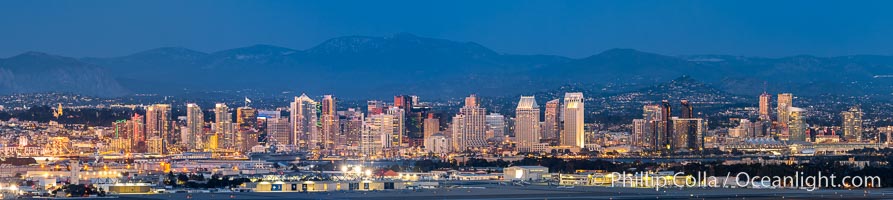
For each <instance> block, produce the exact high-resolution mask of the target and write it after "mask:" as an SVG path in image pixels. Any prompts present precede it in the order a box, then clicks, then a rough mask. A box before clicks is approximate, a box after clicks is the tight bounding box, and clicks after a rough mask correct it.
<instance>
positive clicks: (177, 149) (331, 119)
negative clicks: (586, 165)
mask: <svg viewBox="0 0 893 200" xmlns="http://www.w3.org/2000/svg"><path fill="white" fill-rule="evenodd" d="M793 100H794V98H793V95H792V94H790V93H782V94H778V97H777V101H776V102H777V105H776V106H775V108H774V109H772V108H770V103H771V97H770V95H769V94H766V93H764V94H762V95H760V97H759V108H758V110H756V113H758V117H755V118H754V119H748V118H734V119H730V120H733V121H735V123H733V126H731V127H720V128H718V129H716V130H709V131H708V120H707V118H706V117H704V116H703V115H704V114H702V113H699V112H697V109H696V107H697V106H696V105H697V102H690V101H688V100H684V99H683V100H679V101H678V102H671V101H668V100H664V101H662V102H660V103H656V104H645V105H643V107H642V111H643V113H642V118H640V119H634V120H632V123H631V124H630V126H628V127H629V128H628V130H629V132H623V133H617V132H608V131H597V130H594V129H595V128H593V127H595V126H597V125H598V124H597V123H595V124H593V123H589V124H587V123H585V116H586V115H587V113H586V112H585V106H584V102H585V98H584V95H583V94H582V93H565V94H564V97H563V98H559V99H552V100H547V101H545V105H544V106H540V105H539V104H538V103H537V99H536V98H535V97H534V96H521V97H520V99H519V100H518V103H517V107H515V114H514V116H513V117H507V116H504V115H502V114H499V113H495V112H488V110H487V108H485V107H484V106H482V105H481V101H480V99H479V98H478V97H477V96H475V95H470V96H468V97H466V98H465V99H464V101H463V102H462V103H461V107H460V108H459V109H458V111H457V112H455V113H448V114H446V113H443V110H440V111H436V110H435V109H434V108H433V106H432V105H433V104H431V103H424V102H420V101H419V98H418V97H417V96H407V95H400V96H395V97H394V100H393V102H384V101H378V100H370V101H367V102H366V108H365V111H364V110H362V109H361V108H348V109H346V110H338V109H336V108H338V106H337V103H338V100H337V99H336V98H335V97H334V96H332V95H324V96H322V98H321V99H319V100H314V99H313V98H310V97H308V96H307V95H301V96H296V97H294V100H293V101H291V102H290V105H289V106H288V107H282V108H277V109H271V110H263V109H257V108H253V107H250V106H249V105H250V104H249V103H248V102H250V100H248V99H247V98H246V104H245V105H243V106H240V107H235V108H233V107H230V106H229V105H227V104H224V103H216V104H214V107H213V108H202V107H201V106H199V105H198V104H195V103H187V104H186V105H185V107H184V109H185V110H183V111H181V112H179V113H185V116H172V113H173V112H172V105H170V104H153V105H146V106H131V109H134V110H144V111H145V112H132V113H133V114H132V115H131V116H129V118H128V119H120V120H117V121H115V122H113V123H112V124H111V126H109V127H86V128H85V127H80V128H77V127H73V128H74V129H71V130H72V131H69V132H68V133H60V134H56V135H52V137H46V138H35V137H40V136H39V135H33V136H21V137H17V138H11V139H16V141H19V142H17V143H18V144H17V146H16V144H14V143H10V144H8V145H4V148H3V149H4V150H3V152H5V153H4V154H7V155H20V156H28V155H44V154H46V153H47V152H49V153H52V152H58V153H53V154H56V155H69V154H70V153H73V152H81V153H83V152H102V154H108V153H120V154H133V153H136V154H146V155H178V154H183V153H197V152H202V153H203V154H202V155H211V157H214V158H244V157H245V156H247V155H250V154H252V153H280V154H282V153H285V154H288V153H301V154H303V155H306V156H308V157H309V158H310V159H321V158H327V157H328V158H338V157H343V158H363V159H388V158H415V157H431V156H436V157H448V156H455V155H457V154H460V155H461V154H463V153H481V154H483V155H508V156H511V155H519V154H524V153H549V152H552V153H555V152H558V153H566V152H580V151H582V150H588V151H599V152H609V151H617V152H619V153H627V152H632V153H638V154H639V155H646V156H654V155H673V154H677V153H689V152H703V151H704V150H708V149H720V150H724V151H731V150H742V149H745V150H746V149H762V150H766V149H768V150H777V149H781V148H787V147H788V146H790V145H792V144H798V143H799V144H809V143H811V144H819V143H823V144H828V143H833V144H840V143H849V144H882V143H889V141H890V139H891V138H893V137H890V134H891V133H893V127H879V128H877V130H878V132H879V133H877V134H875V135H873V136H874V137H866V136H867V135H870V134H865V133H863V121H862V116H863V113H862V111H861V109H860V108H859V106H853V107H852V108H850V109H848V110H846V111H844V112H842V113H841V118H842V124H841V126H839V127H819V126H812V127H811V126H810V125H809V124H808V123H807V122H806V119H807V113H806V110H805V109H801V108H798V107H794V106H793V105H794V102H793ZM454 105H455V104H454ZM181 108H182V107H181ZM55 110H56V111H55V113H53V114H54V115H57V116H62V115H63V113H62V112H63V108H62V107H61V105H60V107H59V108H57V109H55ZM139 113H143V114H139ZM207 114H210V115H212V116H205V115H207ZM442 118H446V119H442ZM73 125H77V124H73ZM73 125H65V126H73ZM57 126H59V127H62V129H65V127H63V126H62V125H58V123H57ZM78 129H80V130H88V132H90V133H93V132H94V131H95V136H92V137H89V138H94V139H89V138H86V140H89V141H98V142H95V145H94V146H93V147H92V150H86V151H85V150H84V149H81V150H78V151H73V150H64V149H73V148H64V149H63V150H60V148H58V147H62V146H79V145H72V144H80V143H78V142H76V141H75V140H77V141H81V140H84V139H85V138H83V137H82V136H84V135H89V134H90V133H81V132H77V131H74V130H78ZM882 133H886V135H883V134H882ZM65 134H68V135H67V136H69V137H66V135H65ZM28 138H31V139H30V140H29V139H28ZM41 141H43V142H41ZM66 141H68V142H66ZM7 143H8V142H7ZM29 143H30V144H31V145H29ZM37 143H42V144H54V143H69V144H68V145H49V146H47V147H49V148H48V149H51V150H52V151H46V149H40V148H38V147H33V148H32V146H34V144H37ZM80 146H83V145H80ZM766 147H772V148H766ZM802 147H811V146H802ZM861 147H873V146H870V145H861V146H860V145H856V146H848V147H846V148H852V149H855V148H861ZM34 148H38V149H34ZM7 151H8V152H7ZM29 152H30V153H29ZM36 152H41V153H36ZM465 155H468V154H465Z"/></svg>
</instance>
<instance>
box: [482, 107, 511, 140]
mask: <svg viewBox="0 0 893 200" xmlns="http://www.w3.org/2000/svg"><path fill="white" fill-rule="evenodd" d="M485 121H486V123H487V134H486V137H487V138H488V139H489V138H493V137H502V136H505V129H506V128H508V127H507V126H506V119H505V116H503V115H502V114H499V113H490V114H487V116H486V120H485Z"/></svg>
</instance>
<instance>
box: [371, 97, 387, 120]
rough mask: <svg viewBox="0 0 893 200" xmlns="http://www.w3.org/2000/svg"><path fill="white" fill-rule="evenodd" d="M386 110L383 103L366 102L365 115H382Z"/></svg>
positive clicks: (375, 101) (376, 101)
mask: <svg viewBox="0 0 893 200" xmlns="http://www.w3.org/2000/svg"><path fill="white" fill-rule="evenodd" d="M385 109H387V107H386V106H385V104H384V102H382V101H378V100H369V101H367V102H366V113H367V114H369V115H370V116H371V115H376V114H381V113H384V110H385Z"/></svg>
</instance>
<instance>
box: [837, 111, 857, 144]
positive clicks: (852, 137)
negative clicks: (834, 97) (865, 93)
mask: <svg viewBox="0 0 893 200" xmlns="http://www.w3.org/2000/svg"><path fill="white" fill-rule="evenodd" d="M840 115H841V117H842V118H843V125H841V128H842V129H843V139H846V140H847V141H850V142H861V141H862V108H860V107H859V106H853V107H850V109H849V110H847V111H843V112H841V113H840Z"/></svg>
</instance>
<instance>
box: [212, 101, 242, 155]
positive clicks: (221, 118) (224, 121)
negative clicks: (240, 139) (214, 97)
mask: <svg viewBox="0 0 893 200" xmlns="http://www.w3.org/2000/svg"><path fill="white" fill-rule="evenodd" d="M232 118H233V117H232V113H230V112H229V107H228V106H226V104H225V103H217V104H216V105H214V120H215V121H214V126H215V131H214V135H215V136H216V138H217V139H218V140H219V141H217V144H218V145H217V146H218V148H222V149H230V150H232V149H235V146H236V144H235V142H234V140H235V139H236V134H235V131H233V126H232V124H233V119H232ZM209 142H213V141H209Z"/></svg>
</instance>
